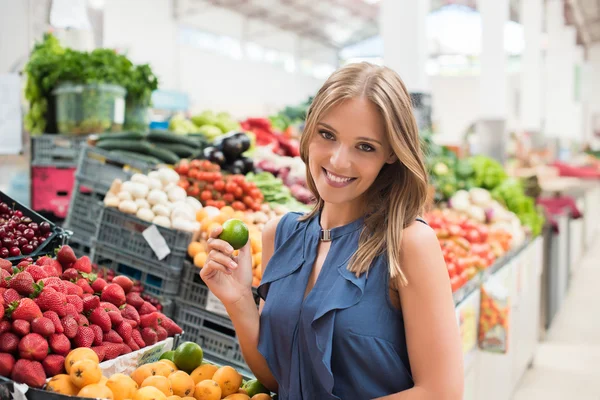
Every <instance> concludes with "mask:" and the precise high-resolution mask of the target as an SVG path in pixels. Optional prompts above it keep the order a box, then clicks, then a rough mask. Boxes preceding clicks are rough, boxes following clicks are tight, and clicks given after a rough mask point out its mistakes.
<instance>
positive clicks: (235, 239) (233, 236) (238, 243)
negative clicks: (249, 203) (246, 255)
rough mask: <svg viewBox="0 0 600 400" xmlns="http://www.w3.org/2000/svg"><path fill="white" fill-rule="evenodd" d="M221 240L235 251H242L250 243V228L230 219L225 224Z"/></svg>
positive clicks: (237, 220) (220, 236)
mask: <svg viewBox="0 0 600 400" xmlns="http://www.w3.org/2000/svg"><path fill="white" fill-rule="evenodd" d="M219 239H221V240H224V241H226V242H227V243H229V244H230V245H231V247H233V248H234V249H235V250H238V249H241V248H242V247H244V245H245V244H246V243H248V227H247V226H246V224H244V223H243V222H242V221H240V220H239V219H235V218H233V219H228V220H227V221H225V223H224V224H223V232H221V234H220V235H219Z"/></svg>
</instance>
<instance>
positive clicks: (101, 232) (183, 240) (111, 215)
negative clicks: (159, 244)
mask: <svg viewBox="0 0 600 400" xmlns="http://www.w3.org/2000/svg"><path fill="white" fill-rule="evenodd" d="M99 221H100V222H99V224H98V228H97V230H96V238H95V244H96V246H104V247H109V248H113V249H118V251H119V252H120V253H121V254H124V253H126V254H129V255H130V256H133V257H135V258H136V259H138V260H139V262H140V263H144V264H146V265H149V266H156V268H157V269H158V270H167V269H169V270H173V271H177V272H178V274H179V276H181V271H182V269H183V262H184V260H185V257H186V254H187V246H188V244H189V243H190V241H191V240H192V233H191V232H184V231H178V230H175V229H168V228H163V227H161V226H157V228H158V231H159V232H160V234H161V235H162V237H163V238H164V239H165V242H166V244H167V246H169V249H170V250H171V253H170V254H169V255H168V256H166V257H165V258H163V259H162V260H159V259H158V258H157V257H156V254H154V250H152V248H151V247H150V245H149V244H148V242H147V241H146V238H144V236H143V235H142V232H143V231H144V230H146V229H147V228H149V227H150V226H151V225H153V224H152V223H150V222H146V221H142V220H141V219H139V218H137V217H136V216H134V215H129V214H124V213H122V212H120V211H119V210H117V209H115V208H109V207H106V208H104V209H103V210H102V214H101V217H100V219H99Z"/></svg>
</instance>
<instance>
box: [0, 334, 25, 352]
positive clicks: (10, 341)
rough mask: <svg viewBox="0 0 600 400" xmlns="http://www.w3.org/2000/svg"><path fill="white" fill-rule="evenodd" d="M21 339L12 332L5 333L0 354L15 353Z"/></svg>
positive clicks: (0, 342) (0, 341)
mask: <svg viewBox="0 0 600 400" xmlns="http://www.w3.org/2000/svg"><path fill="white" fill-rule="evenodd" d="M20 340H21V339H19V337H18V336H17V335H15V334H14V333H12V332H4V333H3V334H2V335H0V352H1V353H15V352H16V351H17V349H18V347H19V342H20Z"/></svg>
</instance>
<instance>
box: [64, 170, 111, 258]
mask: <svg viewBox="0 0 600 400" xmlns="http://www.w3.org/2000/svg"><path fill="white" fill-rule="evenodd" d="M93 186H94V185H93V183H92V182H90V181H88V180H87V179H84V178H78V179H77V180H76V182H75V186H74V187H73V192H72V196H71V204H70V205H69V212H68V213H67V218H66V220H65V223H64V227H65V228H66V229H69V230H71V231H73V238H72V240H75V241H77V242H78V243H79V244H81V245H84V246H87V247H91V244H92V239H93V238H94V236H95V235H96V229H97V228H98V222H99V220H100V214H101V213H102V209H103V208H104V203H103V200H104V196H105V194H104V193H98V192H95V191H93V190H92V189H91V188H92V187H93ZM86 254H89V250H88V253H86Z"/></svg>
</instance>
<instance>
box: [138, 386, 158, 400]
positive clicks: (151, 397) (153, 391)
mask: <svg viewBox="0 0 600 400" xmlns="http://www.w3.org/2000/svg"><path fill="white" fill-rule="evenodd" d="M131 400H167V396H165V394H164V393H163V392H161V391H160V390H158V389H157V388H155V387H152V386H146V387H143V388H139V389H138V391H137V392H135V395H134V396H133V399H131Z"/></svg>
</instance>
